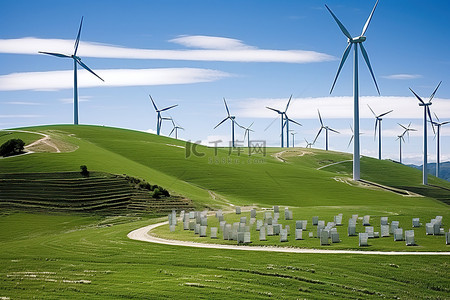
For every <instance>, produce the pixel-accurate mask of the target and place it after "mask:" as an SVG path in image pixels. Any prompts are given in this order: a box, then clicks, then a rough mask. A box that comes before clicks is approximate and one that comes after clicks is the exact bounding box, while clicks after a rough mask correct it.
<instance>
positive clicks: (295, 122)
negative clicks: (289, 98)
mask: <svg viewBox="0 0 450 300" xmlns="http://www.w3.org/2000/svg"><path fill="white" fill-rule="evenodd" d="M288 121H290V122H292V123H294V124H297V125H299V126H303V125H302V124H300V123H299V122H297V121H294V120H291V119H288Z"/></svg>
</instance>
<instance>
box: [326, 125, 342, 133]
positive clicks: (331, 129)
mask: <svg viewBox="0 0 450 300" xmlns="http://www.w3.org/2000/svg"><path fill="white" fill-rule="evenodd" d="M328 130H330V131H333V132H335V133H339V134H340V132H339V131H337V130H334V129H333V128H330V127H328Z"/></svg>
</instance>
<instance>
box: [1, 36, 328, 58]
mask: <svg viewBox="0 0 450 300" xmlns="http://www.w3.org/2000/svg"><path fill="white" fill-rule="evenodd" d="M171 41H172V42H177V43H179V44H183V45H187V46H192V47H199V48H203V49H200V50H185V49H183V50H151V49H136V48H126V47H120V46H114V45H106V44H99V43H93V42H83V41H81V42H80V46H79V49H78V55H79V56H80V57H102V58H124V59H166V60H193V61H235V62H283V63H313V62H323V61H330V60H335V59H336V58H335V57H333V56H331V55H328V54H325V53H320V52H315V51H304V50H270V49H257V48H253V47H250V46H246V45H245V44H243V43H242V42H241V41H239V40H234V39H228V38H220V37H205V36H183V37H179V38H176V39H173V40H171ZM204 48H207V49H204ZM72 49H73V41H72V40H63V39H39V38H32V37H27V38H20V39H0V53H15V54H39V53H38V51H47V52H57V53H63V54H67V55H71V54H72V52H71V51H73V50H72Z"/></svg>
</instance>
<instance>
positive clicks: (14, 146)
mask: <svg viewBox="0 0 450 300" xmlns="http://www.w3.org/2000/svg"><path fill="white" fill-rule="evenodd" d="M24 146H25V142H24V141H22V140H21V139H10V140H8V141H6V142H5V143H3V145H1V146H0V155H1V156H11V155H17V154H20V153H22V152H23V149H24Z"/></svg>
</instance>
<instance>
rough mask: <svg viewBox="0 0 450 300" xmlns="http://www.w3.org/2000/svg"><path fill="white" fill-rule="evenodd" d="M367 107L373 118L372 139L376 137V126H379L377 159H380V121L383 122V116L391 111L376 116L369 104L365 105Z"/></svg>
mask: <svg viewBox="0 0 450 300" xmlns="http://www.w3.org/2000/svg"><path fill="white" fill-rule="evenodd" d="M367 106H368V107H369V109H370V111H371V112H372V114H373V116H374V117H375V132H374V138H376V136H377V126H378V124H380V126H379V127H378V159H381V121H383V119H382V117H383V116H385V115H387V114H389V113H391V112H393V110H390V111H388V112H385V113H382V114H380V115H376V114H375V112H374V111H373V110H372V108H371V107H370V106H369V104H367Z"/></svg>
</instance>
